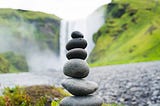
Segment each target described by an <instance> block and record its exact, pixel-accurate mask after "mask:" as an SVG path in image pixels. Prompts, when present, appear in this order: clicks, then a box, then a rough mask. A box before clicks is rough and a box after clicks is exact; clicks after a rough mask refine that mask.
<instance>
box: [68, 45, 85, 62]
mask: <svg viewBox="0 0 160 106" xmlns="http://www.w3.org/2000/svg"><path fill="white" fill-rule="evenodd" d="M66 57H67V58H68V59H75V58H77V59H83V60H85V59H86V57H87V52H86V51H85V50H84V49H81V48H75V49H71V50H69V51H68V53H67V54H66Z"/></svg>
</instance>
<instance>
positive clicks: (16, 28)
mask: <svg viewBox="0 0 160 106" xmlns="http://www.w3.org/2000/svg"><path fill="white" fill-rule="evenodd" d="M59 29H60V18H58V17H56V16H54V15H50V14H45V13H41V12H33V11H26V10H14V9H0V42H1V45H0V53H6V52H8V51H11V52H14V53H16V54H20V55H23V56H24V57H26V58H27V56H28V54H37V52H41V51H47V52H48V51H49V52H52V53H53V54H55V55H58V54H59ZM1 57H3V55H2V56H1ZM24 59H25V58H24ZM21 71H23V70H21Z"/></svg>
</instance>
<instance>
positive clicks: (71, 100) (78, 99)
mask: <svg viewBox="0 0 160 106" xmlns="http://www.w3.org/2000/svg"><path fill="white" fill-rule="evenodd" d="M102 103H103V99H102V98H100V97H99V96H94V95H88V96H70V97H65V98H64V99H62V101H61V102H60V106H102Z"/></svg>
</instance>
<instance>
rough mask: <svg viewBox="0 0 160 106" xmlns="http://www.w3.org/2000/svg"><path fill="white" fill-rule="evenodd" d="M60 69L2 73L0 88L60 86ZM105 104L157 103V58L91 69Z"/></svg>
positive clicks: (133, 105)
mask: <svg viewBox="0 0 160 106" xmlns="http://www.w3.org/2000/svg"><path fill="white" fill-rule="evenodd" d="M62 79H64V75H63V73H62V71H46V72H32V73H21V74H1V75H0V89H3V88H4V87H6V86H9V87H13V86H15V85H35V84H36V85H41V84H48V85H52V84H53V85H58V86H59V85H60V82H61V80H62ZM87 79H89V80H93V81H95V82H97V83H98V84H99V86H100V87H99V90H98V91H97V92H96V93H98V94H99V95H100V96H102V97H103V98H104V101H105V102H107V103H112V102H114V103H122V104H125V105H126V106H160V61H157V62H146V63H135V64H125V65H113V66H105V67H97V68H92V69H91V72H90V74H89V76H88V78H87Z"/></svg>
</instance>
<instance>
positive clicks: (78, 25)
mask: <svg viewBox="0 0 160 106" xmlns="http://www.w3.org/2000/svg"><path fill="white" fill-rule="evenodd" d="M103 24H104V8H100V9H98V10H96V11H95V12H94V13H93V14H91V15H90V16H88V17H87V18H86V19H81V20H70V21H68V20H62V21H61V26H60V60H61V61H62V63H63V64H64V63H65V61H66V57H65V55H66V48H65V45H66V43H67V42H68V41H69V40H70V39H71V33H72V32H73V31H80V32H81V33H82V34H83V35H84V39H86V40H87V42H88V46H87V48H86V50H87V53H88V55H89V54H90V53H91V51H92V49H93V48H94V42H93V34H94V33H95V32H97V30H98V29H99V28H100V27H101V26H102V25H103Z"/></svg>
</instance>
